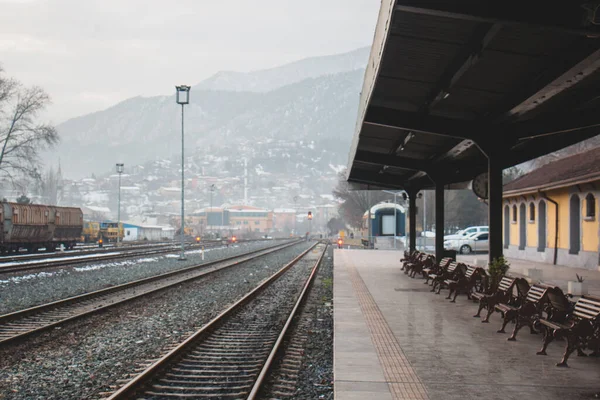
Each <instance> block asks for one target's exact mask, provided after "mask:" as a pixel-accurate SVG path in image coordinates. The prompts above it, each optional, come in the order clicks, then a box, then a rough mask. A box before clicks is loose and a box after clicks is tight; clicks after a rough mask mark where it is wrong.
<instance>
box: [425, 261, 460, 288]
mask: <svg viewBox="0 0 600 400" xmlns="http://www.w3.org/2000/svg"><path fill="white" fill-rule="evenodd" d="M451 262H452V259H451V258H450V257H444V258H442V259H441V260H440V262H439V263H437V264H434V265H432V266H430V267H429V268H423V270H422V271H421V273H422V274H423V277H424V278H425V284H426V285H427V284H428V283H429V280H430V279H433V277H435V276H436V274H437V273H438V272H439V271H441V270H443V269H445V268H448V265H450V263H451ZM432 284H433V282H432Z"/></svg>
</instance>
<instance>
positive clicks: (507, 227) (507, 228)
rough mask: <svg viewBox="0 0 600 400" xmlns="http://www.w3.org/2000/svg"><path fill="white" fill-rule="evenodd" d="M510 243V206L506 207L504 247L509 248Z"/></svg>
mask: <svg viewBox="0 0 600 400" xmlns="http://www.w3.org/2000/svg"><path fill="white" fill-rule="evenodd" d="M509 244H510V207H509V206H508V204H507V205H506V206H505V207H504V248H505V249H508V245H509Z"/></svg>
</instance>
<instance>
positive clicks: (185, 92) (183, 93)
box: [175, 85, 192, 104]
mask: <svg viewBox="0 0 600 400" xmlns="http://www.w3.org/2000/svg"><path fill="white" fill-rule="evenodd" d="M191 88H192V87H191V86H187V85H180V86H175V89H177V104H189V103H190V89H191Z"/></svg>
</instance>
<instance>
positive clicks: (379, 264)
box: [334, 249, 600, 400]
mask: <svg viewBox="0 0 600 400" xmlns="http://www.w3.org/2000/svg"><path fill="white" fill-rule="evenodd" d="M401 256H402V253H401V252H398V251H381V250H380V251H372V250H349V249H335V251H334V386H335V399H337V400H358V399H361V400H362V399H383V400H396V399H411V400H413V399H414V400H417V399H440V400H442V399H444V400H453V399H461V400H464V399H486V400H492V399H498V400H500V399H502V400H507V399H523V398H526V399H546V400H554V399H557V400H558V399H590V398H594V394H595V393H597V392H600V379H599V378H600V359H598V358H595V357H577V356H576V354H573V355H572V356H571V358H570V359H569V365H570V368H559V367H556V366H555V364H556V363H557V362H558V361H560V359H561V357H562V354H563V351H564V349H563V348H564V342H554V343H551V345H550V346H549V347H548V351H547V352H548V355H547V356H538V355H536V354H535V353H536V351H537V350H538V349H539V348H540V347H541V344H542V343H541V342H542V338H541V335H531V334H530V333H529V331H528V329H527V328H524V329H522V330H521V331H520V332H519V335H518V336H517V341H516V342H508V341H506V338H507V337H508V336H509V334H510V333H506V334H500V333H496V330H498V329H499V328H500V324H501V320H500V316H499V315H498V314H497V313H495V314H494V315H492V317H491V318H490V323H489V324H483V323H481V320H480V319H478V318H473V314H475V312H476V311H477V305H476V304H475V303H473V302H471V301H469V300H467V298H466V296H464V295H461V296H459V297H458V298H457V300H456V303H450V302H449V300H445V295H444V293H445V292H446V291H442V294H441V295H435V294H434V293H431V292H430V291H429V290H430V287H429V286H427V285H424V284H423V282H424V281H423V280H422V279H411V278H409V277H408V276H407V275H405V274H404V273H403V272H402V271H400V267H401V265H400V263H399V258H401ZM554 268H559V267H554ZM562 268H566V267H562ZM573 276H574V272H573ZM446 294H447V292H446ZM510 331H512V326H511V325H509V326H507V332H510Z"/></svg>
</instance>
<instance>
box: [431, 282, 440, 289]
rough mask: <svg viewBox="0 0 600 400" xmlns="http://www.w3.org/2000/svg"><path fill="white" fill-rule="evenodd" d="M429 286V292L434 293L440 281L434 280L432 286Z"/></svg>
mask: <svg viewBox="0 0 600 400" xmlns="http://www.w3.org/2000/svg"><path fill="white" fill-rule="evenodd" d="M431 286H432V288H431V291H432V292H435V291H437V288H438V286H440V281H436V280H434V281H433V284H432V285H431Z"/></svg>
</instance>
